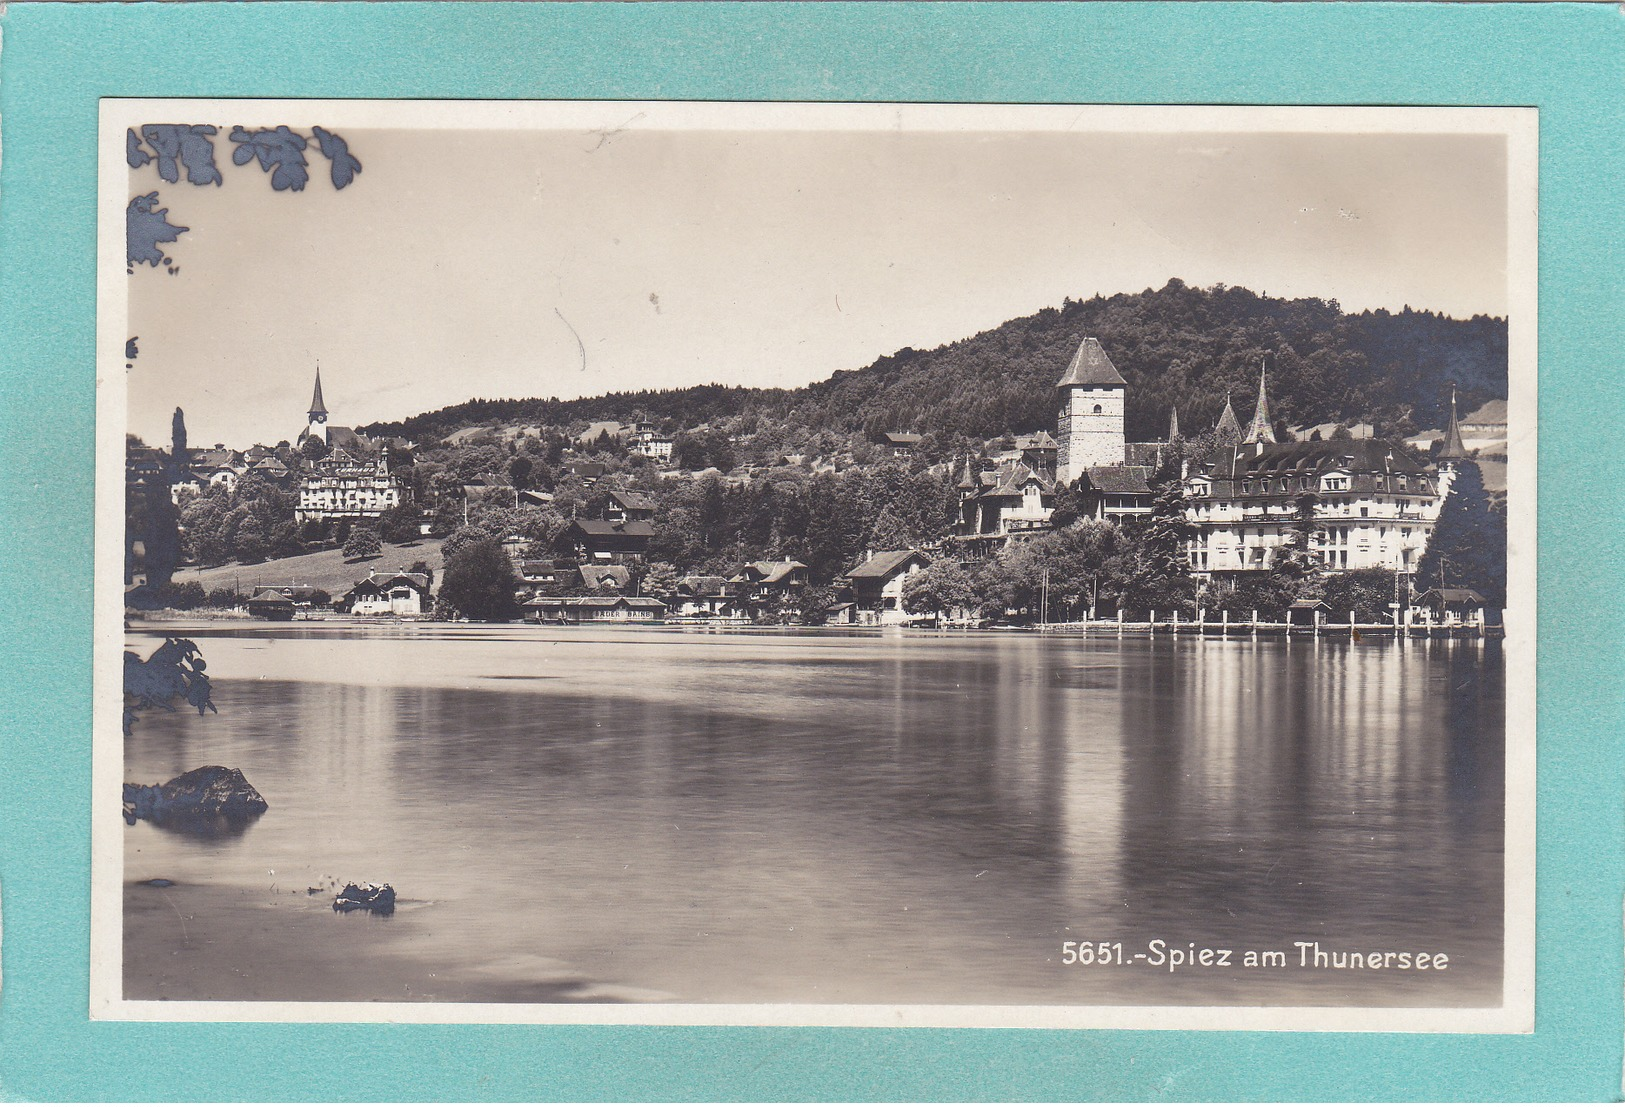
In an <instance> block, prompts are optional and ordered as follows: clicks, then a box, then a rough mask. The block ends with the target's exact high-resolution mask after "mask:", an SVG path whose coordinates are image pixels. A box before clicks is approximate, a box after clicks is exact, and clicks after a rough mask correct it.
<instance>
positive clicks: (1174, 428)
mask: <svg viewBox="0 0 1625 1107" xmlns="http://www.w3.org/2000/svg"><path fill="white" fill-rule="evenodd" d="M1178 437H1179V405H1178V404H1175V405H1174V410H1173V412H1172V413H1171V414H1170V415H1169V416H1168V441H1170V442H1172V441H1173V440H1174V439H1176V438H1178Z"/></svg>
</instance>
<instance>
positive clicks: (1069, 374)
mask: <svg viewBox="0 0 1625 1107" xmlns="http://www.w3.org/2000/svg"><path fill="white" fill-rule="evenodd" d="M1073 385H1083V386H1085V387H1088V386H1091V385H1093V386H1095V387H1099V386H1101V385H1106V386H1112V385H1116V386H1118V387H1126V386H1127V385H1128V381H1126V380H1124V379H1123V375H1122V374H1121V373H1119V372H1118V371H1117V366H1115V365H1113V364H1112V359H1111V358H1109V357H1107V356H1106V351H1105V350H1104V349H1103V348H1102V347H1101V345H1100V340H1099V339H1098V338H1085V339H1084V340H1083V342H1082V343H1081V344H1080V345H1079V346H1078V352H1077V353H1075V354H1073V355H1072V364H1070V365H1068V366H1067V367H1066V375H1065V376H1063V377H1062V378H1061V379H1060V380H1058V381H1056V382H1055V387H1056V388H1071V387H1072V386H1073Z"/></svg>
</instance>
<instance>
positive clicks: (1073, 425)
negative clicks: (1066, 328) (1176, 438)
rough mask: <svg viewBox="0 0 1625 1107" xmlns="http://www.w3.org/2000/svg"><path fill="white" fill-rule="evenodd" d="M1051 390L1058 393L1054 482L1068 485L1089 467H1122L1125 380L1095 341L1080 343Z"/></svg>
mask: <svg viewBox="0 0 1625 1107" xmlns="http://www.w3.org/2000/svg"><path fill="white" fill-rule="evenodd" d="M1055 388H1056V391H1057V392H1058V393H1059V396H1058V397H1057V401H1058V402H1057V408H1058V415H1057V417H1056V420H1055V437H1056V439H1057V441H1058V443H1059V449H1058V450H1057V453H1056V478H1057V480H1058V481H1059V482H1060V483H1061V484H1062V485H1070V484H1071V483H1072V482H1073V481H1075V480H1077V479H1078V476H1079V475H1080V474H1081V473H1083V471H1084V470H1086V469H1088V468H1089V467H1090V466H1092V465H1121V464H1123V461H1124V458H1125V456H1126V450H1125V449H1124V445H1123V400H1124V394H1125V391H1126V390H1127V388H1128V382H1127V381H1125V380H1124V379H1123V376H1122V374H1121V373H1119V372H1118V371H1117V366H1115V365H1113V364H1112V359H1111V358H1109V357H1107V356H1106V351H1105V350H1104V349H1102V348H1101V345H1100V340H1099V339H1096V338H1085V339H1084V340H1083V342H1082V344H1081V345H1079V346H1078V352H1077V353H1076V354H1074V355H1073V356H1072V364H1070V365H1068V366H1067V369H1066V374H1065V375H1064V376H1062V377H1061V379H1060V380H1059V381H1057V382H1056V384H1055Z"/></svg>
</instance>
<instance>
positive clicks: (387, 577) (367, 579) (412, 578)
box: [355, 573, 429, 591]
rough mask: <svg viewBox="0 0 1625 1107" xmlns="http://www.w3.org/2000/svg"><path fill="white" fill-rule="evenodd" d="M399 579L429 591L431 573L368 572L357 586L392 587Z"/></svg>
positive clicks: (356, 583) (357, 582) (421, 589)
mask: <svg viewBox="0 0 1625 1107" xmlns="http://www.w3.org/2000/svg"><path fill="white" fill-rule="evenodd" d="M397 581H404V582H405V583H407V584H410V585H411V586H412V587H414V588H417V589H419V590H420V591H428V588H429V575H428V574H427V573H368V574H367V575H366V576H364V577H362V578H361V579H360V580H358V581H356V582H355V586H356V587H357V588H361V587H363V586H371V587H373V588H391V587H393V586H394V585H395V583H396V582H397Z"/></svg>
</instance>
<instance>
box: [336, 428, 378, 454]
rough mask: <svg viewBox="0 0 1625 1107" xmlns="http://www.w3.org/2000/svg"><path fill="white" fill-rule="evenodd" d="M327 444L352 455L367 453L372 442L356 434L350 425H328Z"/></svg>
mask: <svg viewBox="0 0 1625 1107" xmlns="http://www.w3.org/2000/svg"><path fill="white" fill-rule="evenodd" d="M327 444H328V445H329V446H331V447H332V448H333V449H335V450H343V451H344V452H345V453H347V454H349V455H351V456H352V457H355V456H359V455H360V454H364V453H368V452H369V451H371V449H372V443H371V442H369V441H368V440H367V439H366V438H364V437H362V436H361V435H359V434H357V433H356V432H355V430H354V428H352V427H331V426H330V427H328V428H327Z"/></svg>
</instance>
